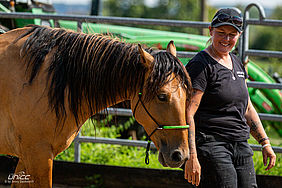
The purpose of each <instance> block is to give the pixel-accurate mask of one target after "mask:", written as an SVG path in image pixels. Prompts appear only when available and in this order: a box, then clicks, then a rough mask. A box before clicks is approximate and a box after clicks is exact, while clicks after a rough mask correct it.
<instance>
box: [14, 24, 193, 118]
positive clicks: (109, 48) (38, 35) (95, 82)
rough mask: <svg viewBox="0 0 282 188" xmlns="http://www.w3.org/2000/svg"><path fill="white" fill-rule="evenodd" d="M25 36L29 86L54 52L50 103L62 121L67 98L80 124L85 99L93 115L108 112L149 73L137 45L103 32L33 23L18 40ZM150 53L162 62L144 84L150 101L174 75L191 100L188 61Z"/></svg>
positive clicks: (147, 99) (22, 51) (25, 56)
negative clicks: (101, 33)
mask: <svg viewBox="0 0 282 188" xmlns="http://www.w3.org/2000/svg"><path fill="white" fill-rule="evenodd" d="M28 35H29V36H28ZM25 36H28V38H27V39H26V41H25V43H24V45H23V46H22V49H21V55H22V57H24V58H25V60H26V63H27V69H26V71H27V73H28V74H29V84H32V82H33V80H34V79H35V77H36V75H37V74H38V72H39V70H40V68H41V66H42V64H43V62H44V59H45V57H46V55H47V54H49V53H50V52H51V51H52V53H51V54H53V55H52V57H51V59H50V62H49V63H50V64H48V66H49V67H48V76H47V86H48V87H49V88H48V97H49V104H50V107H51V108H52V110H55V112H56V115H57V117H58V119H62V118H64V117H65V115H66V110H65V97H68V101H69V104H70V110H71V112H72V113H73V115H74V117H75V118H76V121H77V122H78V118H79V114H80V113H82V112H81V103H82V100H84V99H86V101H87V104H88V107H89V111H90V113H91V114H89V115H90V116H91V115H93V112H94V111H97V110H98V109H101V108H105V107H106V104H108V102H111V103H115V102H116V100H117V99H116V96H121V97H124V98H127V97H128V96H127V95H128V94H129V95H131V94H133V93H134V92H136V89H138V88H140V87H141V85H142V84H143V80H144V76H145V73H146V72H147V71H148V68H146V67H145V66H144V65H143V64H142V63H141V62H140V54H139V53H138V47H137V45H132V44H127V43H124V42H120V41H119V40H117V39H111V38H109V37H106V36H102V35H100V34H94V35H87V34H83V33H76V32H72V31H66V30H64V29H52V28H49V27H42V26H36V25H31V26H28V28H27V31H26V33H24V34H23V35H21V36H19V37H18V39H17V40H19V39H21V38H23V37H25ZM17 40H16V41H17ZM16 41H15V42H16ZM147 51H148V52H149V53H151V54H152V55H153V56H154V58H155V61H156V63H154V66H153V67H152V71H151V73H150V76H149V79H148V80H147V82H146V83H144V89H146V95H145V96H144V100H146V101H149V100H151V99H152V98H153V97H154V96H156V94H157V92H158V89H159V88H160V87H161V86H163V85H164V84H166V83H167V78H168V77H169V76H170V75H171V74H172V73H175V75H176V78H177V79H179V81H180V82H181V83H182V85H183V86H184V88H185V89H186V90H187V92H186V93H187V95H188V99H189V98H190V95H191V87H190V79H189V76H188V73H187V72H186V70H185V68H184V66H183V65H182V63H181V62H180V61H179V60H178V59H177V58H175V57H174V56H172V55H171V54H170V53H168V52H159V53H153V52H152V50H147ZM142 87H143V86H142Z"/></svg>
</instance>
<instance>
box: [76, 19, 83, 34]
mask: <svg viewBox="0 0 282 188" xmlns="http://www.w3.org/2000/svg"><path fill="white" fill-rule="evenodd" d="M77 32H83V31H82V22H81V21H78V22H77Z"/></svg>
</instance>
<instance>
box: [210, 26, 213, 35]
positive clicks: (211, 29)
mask: <svg viewBox="0 0 282 188" xmlns="http://www.w3.org/2000/svg"><path fill="white" fill-rule="evenodd" d="M212 31H213V28H212V27H211V26H209V32H210V36H212V35H213V34H212Z"/></svg>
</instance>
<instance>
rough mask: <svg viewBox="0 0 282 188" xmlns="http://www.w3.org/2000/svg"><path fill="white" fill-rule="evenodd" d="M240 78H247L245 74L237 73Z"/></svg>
mask: <svg viewBox="0 0 282 188" xmlns="http://www.w3.org/2000/svg"><path fill="white" fill-rule="evenodd" d="M237 75H238V77H241V78H245V73H244V72H242V71H237Z"/></svg>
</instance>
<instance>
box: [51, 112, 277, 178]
mask: <svg viewBox="0 0 282 188" xmlns="http://www.w3.org/2000/svg"><path fill="white" fill-rule="evenodd" d="M111 120H112V117H111V116H108V117H107V118H106V119H104V120H102V121H97V120H93V123H94V125H93V124H92V122H91V121H88V122H87V123H86V124H85V125H83V127H82V130H81V133H82V135H84V136H96V137H107V138H118V137H119V136H120V132H121V131H123V130H124V129H126V128H128V127H129V126H130V125H132V124H133V122H134V119H133V118H130V119H129V120H128V121H127V122H125V125H124V126H122V125H121V124H119V125H117V126H116V125H109V124H110V123H111ZM94 127H95V128H94ZM266 132H267V133H268V135H269V136H270V137H271V141H272V143H273V145H277V146H282V143H281V140H280V138H279V136H278V135H277V133H276V132H275V131H274V130H273V129H271V128H270V127H266ZM144 139H145V137H144ZM249 143H251V144H257V142H256V141H255V139H254V138H251V139H250V140H249ZM281 157H282V154H277V161H276V166H275V167H274V168H273V169H271V170H270V171H265V170H264V169H265V167H264V166H263V162H262V155H261V152H257V151H255V152H254V156H253V159H254V164H255V170H256V173H257V174H267V175H281V174H282V160H281ZM144 159H145V148H138V147H128V146H120V145H109V144H93V143H82V144H81V162H84V163H95V164H103V165H114V166H127V167H142V168H157V169H170V168H165V167H162V166H161V164H160V163H159V161H158V152H157V151H151V155H150V164H149V165H145V163H144ZM56 160H65V161H74V145H73V144H72V145H71V146H70V147H69V148H68V149H67V150H66V151H64V152H63V153H61V154H59V155H58V156H57V157H56Z"/></svg>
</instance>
